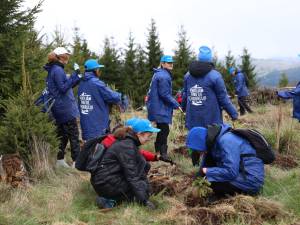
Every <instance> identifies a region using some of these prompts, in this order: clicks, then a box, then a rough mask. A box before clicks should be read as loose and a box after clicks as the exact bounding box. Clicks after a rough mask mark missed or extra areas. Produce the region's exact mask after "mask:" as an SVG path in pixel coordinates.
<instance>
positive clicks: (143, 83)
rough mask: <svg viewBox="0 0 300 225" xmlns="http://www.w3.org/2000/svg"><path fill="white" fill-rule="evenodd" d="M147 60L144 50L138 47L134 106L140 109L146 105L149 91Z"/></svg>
mask: <svg viewBox="0 0 300 225" xmlns="http://www.w3.org/2000/svg"><path fill="white" fill-rule="evenodd" d="M146 61H147V58H146V55H145V51H144V49H143V48H142V47H141V46H140V45H138V46H137V50H136V73H134V78H133V79H132V81H134V84H133V86H134V88H133V90H134V92H133V95H132V96H133V100H134V101H133V103H134V104H133V106H134V107H140V106H142V105H143V104H144V97H145V95H147V92H148V89H149V80H148V78H147V74H148V73H149V71H148V70H147V66H146V65H147V64H146Z"/></svg>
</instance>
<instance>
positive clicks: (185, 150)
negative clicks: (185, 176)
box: [173, 146, 189, 158]
mask: <svg viewBox="0 0 300 225" xmlns="http://www.w3.org/2000/svg"><path fill="white" fill-rule="evenodd" d="M173 152H174V153H176V154H179V155H183V156H184V157H186V158H189V152H188V148H187V147H186V146H180V147H178V148H174V149H173Z"/></svg>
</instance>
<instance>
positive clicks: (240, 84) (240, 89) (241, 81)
mask: <svg viewBox="0 0 300 225" xmlns="http://www.w3.org/2000/svg"><path fill="white" fill-rule="evenodd" d="M233 83H234V87H235V93H236V94H237V96H238V97H245V96H249V91H248V88H247V85H246V79H245V75H244V74H243V73H242V72H240V71H238V72H237V74H236V75H235V76H234V77H233Z"/></svg>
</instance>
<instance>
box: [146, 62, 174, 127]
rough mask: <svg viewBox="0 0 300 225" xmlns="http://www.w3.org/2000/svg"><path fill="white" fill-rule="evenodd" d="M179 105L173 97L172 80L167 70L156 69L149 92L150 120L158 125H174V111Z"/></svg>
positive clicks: (148, 108) (148, 107)
mask: <svg viewBox="0 0 300 225" xmlns="http://www.w3.org/2000/svg"><path fill="white" fill-rule="evenodd" d="M178 107H179V103H178V102H177V101H176V100H175V99H174V98H173V97H172V78H171V74H170V72H169V71H168V70H166V69H162V68H159V69H154V75H153V77H152V81H151V84H150V90H149V92H148V101H147V110H148V119H149V120H150V121H155V122H157V123H168V124H171V123H172V115H173V109H176V108H178Z"/></svg>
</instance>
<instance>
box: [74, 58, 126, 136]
mask: <svg viewBox="0 0 300 225" xmlns="http://www.w3.org/2000/svg"><path fill="white" fill-rule="evenodd" d="M84 67H85V73H84V76H83V79H82V81H81V82H80V85H79V88H78V104H79V112H80V125H81V130H82V138H83V140H89V139H92V138H96V137H99V136H101V135H103V134H105V133H107V132H108V131H109V104H110V103H112V104H121V93H118V92H115V91H113V90H111V89H110V88H109V87H108V86H107V85H106V84H105V83H104V82H103V81H101V80H100V79H99V77H100V74H101V71H100V68H102V67H104V66H103V65H101V64H99V63H98V62H97V60H95V59H88V60H87V61H86V62H85V64H84Z"/></svg>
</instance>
